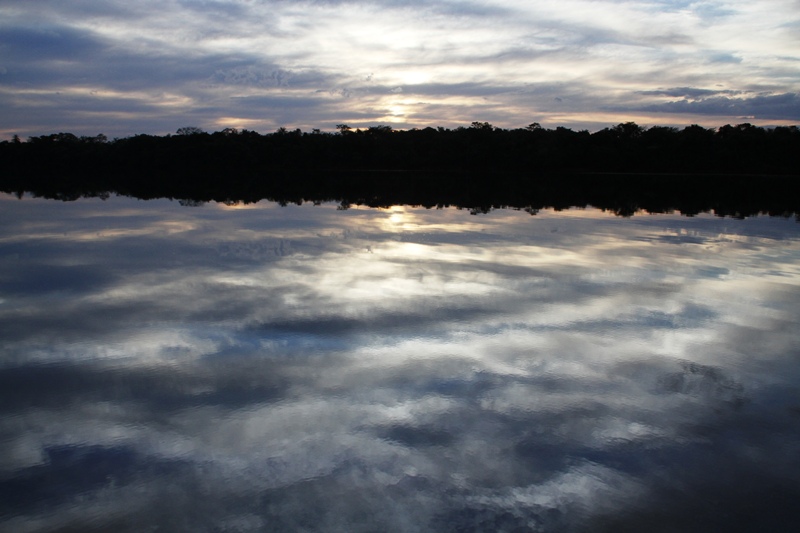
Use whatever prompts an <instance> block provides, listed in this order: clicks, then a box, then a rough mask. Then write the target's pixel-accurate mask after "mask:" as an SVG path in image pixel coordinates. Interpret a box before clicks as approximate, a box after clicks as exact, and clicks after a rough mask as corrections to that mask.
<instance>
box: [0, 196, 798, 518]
mask: <svg viewBox="0 0 800 533" xmlns="http://www.w3.org/2000/svg"><path fill="white" fill-rule="evenodd" d="M798 326H800V224H798V223H797V222H795V221H794V220H791V219H789V220H787V219H779V218H768V217H757V218H752V219H747V220H733V219H722V218H715V217H713V216H710V215H703V216H698V217H694V218H687V217H681V216H680V215H677V214H676V215H648V214H639V215H636V216H634V217H633V218H629V219H624V218H619V217H614V216H613V215H609V214H606V213H603V212H600V211H595V210H590V209H587V210H570V211H563V212H552V211H542V212H539V213H537V214H535V215H531V214H529V213H527V212H524V211H511V210H508V211H506V210H498V211H494V212H491V213H489V214H486V215H471V214H470V213H469V212H467V211H462V210H456V209H440V210H425V209H420V208H410V207H395V208H392V209H382V210H381V209H361V208H353V209H349V210H337V208H336V206H335V205H322V206H311V205H304V206H288V207H280V206H277V205H275V204H271V203H266V202H262V203H259V204H257V205H250V206H233V207H231V206H225V205H222V204H207V205H203V206H199V207H184V206H180V205H179V204H178V203H177V202H170V201H166V200H163V201H147V202H145V201H137V200H134V199H127V198H110V199H108V200H106V201H101V200H80V201H76V202H68V203H62V202H55V201H47V200H38V199H32V198H24V199H23V200H17V199H16V198H12V197H10V196H0V342H1V343H2V344H0V346H1V348H2V352H0V353H1V355H0V358H1V359H0V400H1V401H0V529H1V530H3V531H14V532H26V531H62V530H64V531H66V530H75V531H91V530H95V529H96V530H109V531H151V530H161V531H177V530H191V531H326V532H329V531H347V532H357V531H409V532H411V531H436V532H447V531H509V532H511V531H515V532H519V531H545V532H550V531H559V532H560V531H604V530H608V531H627V530H629V531H716V530H719V531H737V530H738V531H755V530H759V531H790V530H792V531H793V530H797V529H796V528H797V527H798V526H799V525H800V509H798V505H797V502H798V501H800V327H798Z"/></svg>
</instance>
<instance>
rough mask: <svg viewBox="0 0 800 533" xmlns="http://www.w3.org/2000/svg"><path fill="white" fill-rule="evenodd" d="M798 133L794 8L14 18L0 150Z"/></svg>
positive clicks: (363, 4) (729, 3)
mask: <svg viewBox="0 0 800 533" xmlns="http://www.w3.org/2000/svg"><path fill="white" fill-rule="evenodd" d="M474 120H480V121H488V122H491V123H492V124H494V125H495V126H500V127H504V128H515V127H523V126H526V125H528V124H530V123H531V122H540V123H541V124H542V125H544V126H546V127H556V126H567V127H572V128H579V129H583V128H586V129H589V130H592V131H594V130H597V129H601V128H603V127H606V126H609V125H614V124H617V123H619V122H623V121H629V120H633V121H636V122H637V123H639V124H642V125H646V126H648V125H655V124H664V125H676V126H681V125H688V124H692V123H699V124H702V125H706V126H709V127H713V126H720V125H723V124H726V123H733V124H735V123H740V122H751V123H754V124H759V125H777V124H795V123H797V122H800V1H798V0H760V1H758V2H753V1H752V0H708V1H703V0H700V1H693V0H630V1H620V0H597V1H589V0H539V1H535V2H534V1H520V0H486V1H470V0H468V1H452V0H451V1H436V2H423V1H421V0H398V1H388V0H299V1H295V0H293V1H283V0H197V1H192V0H159V1H157V2H156V1H153V0H141V1H136V2H130V1H122V0H107V1H97V0H70V1H69V2H63V1H56V0H33V1H32V0H4V1H3V2H2V3H0V138H9V137H10V136H11V135H13V134H19V135H20V136H23V137H25V136H29V135H41V134H45V133H52V132H56V131H71V132H73V133H76V134H82V135H83V134H85V135H93V134H97V133H101V132H102V133H105V134H106V135H109V136H111V137H119V136H127V135H133V134H136V133H152V134H165V133H172V132H174V131H175V130H176V129H177V128H179V127H182V126H188V125H192V126H199V127H201V128H203V129H206V130H208V131H215V130H219V129H222V128H225V127H236V128H247V129H252V130H256V131H259V132H261V133H266V132H270V131H273V130H275V129H276V128H278V127H280V126H284V127H288V128H301V129H303V130H304V131H308V130H310V129H312V128H320V129H322V130H323V131H327V130H334V127H335V125H336V124H339V123H347V124H349V125H350V126H352V127H366V126H371V125H377V124H389V125H392V126H393V127H395V128H412V127H426V126H445V127H457V126H461V125H468V124H469V123H470V122H472V121H474Z"/></svg>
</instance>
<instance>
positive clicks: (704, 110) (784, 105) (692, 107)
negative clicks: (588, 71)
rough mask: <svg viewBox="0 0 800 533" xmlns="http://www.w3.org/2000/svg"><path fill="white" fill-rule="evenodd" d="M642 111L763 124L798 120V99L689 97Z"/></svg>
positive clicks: (780, 96)
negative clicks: (752, 119)
mask: <svg viewBox="0 0 800 533" xmlns="http://www.w3.org/2000/svg"><path fill="white" fill-rule="evenodd" d="M669 96H677V95H669ZM687 96H688V95H687ZM642 109H643V110H646V111H656V112H659V113H686V114H698V115H716V116H731V117H739V118H742V117H752V118H756V119H766V120H775V119H789V120H800V95H798V94H797V93H784V94H775V95H765V96H752V97H739V98H736V97H728V96H708V97H705V96H699V95H698V94H697V93H695V94H694V95H692V99H691V100H690V99H686V98H685V99H683V100H673V101H671V102H666V103H663V104H653V105H649V106H644V107H642Z"/></svg>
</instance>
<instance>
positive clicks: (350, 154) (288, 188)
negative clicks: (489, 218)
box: [0, 122, 800, 215]
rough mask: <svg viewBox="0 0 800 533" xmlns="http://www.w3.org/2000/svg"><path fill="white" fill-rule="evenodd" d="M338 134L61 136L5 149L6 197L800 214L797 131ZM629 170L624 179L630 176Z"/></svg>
mask: <svg viewBox="0 0 800 533" xmlns="http://www.w3.org/2000/svg"><path fill="white" fill-rule="evenodd" d="M338 130H339V131H338V132H337V133H323V132H320V131H318V130H314V131H312V132H310V133H309V132H302V131H300V130H294V131H289V130H286V129H284V128H281V129H279V130H278V131H276V132H274V133H271V134H266V135H261V134H259V133H256V132H252V131H247V130H243V131H237V130H234V129H225V130H223V131H219V132H215V133H205V132H202V131H201V130H199V129H197V128H181V129H180V130H178V134H177V135H167V136H161V137H160V136H152V135H136V136H133V137H128V138H123V139H115V140H113V141H109V140H108V139H106V138H105V136H103V135H98V136H96V137H77V136H75V135H72V134H69V133H58V134H53V135H46V136H41V137H32V138H29V139H28V140H27V142H21V141H20V140H19V139H16V138H15V139H14V141H11V142H3V143H0V189H2V190H4V191H6V192H17V193H21V192H23V191H30V192H33V193H34V194H37V195H41V196H47V197H55V198H63V199H70V198H76V197H79V196H81V195H90V196H91V195H103V194H108V193H119V194H124V195H131V196H136V197H140V198H155V197H168V198H180V199H184V200H187V201H188V203H192V202H203V201H209V200H217V201H246V202H250V201H257V200H260V199H272V200H276V201H279V202H302V201H316V202H319V201H331V200H333V201H337V202H341V203H342V204H343V205H348V204H366V205H392V204H411V205H426V206H437V205H455V206H460V207H466V208H470V209H475V210H476V211H485V210H488V209H491V208H492V207H499V206H509V207H520V208H531V209H537V208H542V207H564V208H566V207H571V206H585V205H593V206H596V207H601V208H606V209H610V210H613V211H615V212H618V213H620V214H630V213H632V212H634V211H635V210H636V209H646V210H648V211H653V212H663V211H670V210H673V209H676V210H680V211H682V212H686V213H693V212H701V211H708V210H714V211H716V212H717V213H719V214H729V215H748V214H755V213H758V212H770V213H773V214H792V213H797V212H800V205H798V203H800V202H799V201H798V198H800V195H798V191H799V190H800V188H799V187H798V182H800V175H799V174H800V130H798V128H797V127H794V126H792V127H778V128H771V129H766V128H759V127H755V126H752V125H750V124H740V125H737V126H724V127H722V128H719V129H717V130H710V129H706V128H702V127H700V126H689V127H687V128H684V129H682V130H679V129H676V128H667V127H658V126H656V127H652V128H648V129H645V128H642V127H640V126H638V125H636V124H634V123H625V124H619V125H617V126H615V127H612V128H606V129H604V130H601V131H598V132H596V133H593V134H590V133H589V132H587V131H577V132H576V131H573V130H570V129H567V128H556V129H554V130H549V129H544V128H541V127H539V126H538V124H532V125H530V126H528V127H527V128H522V129H514V130H504V129H500V128H495V127H493V126H492V125H490V124H488V123H485V122H475V123H473V124H472V126H471V127H469V128H457V129H452V130H451V129H444V128H438V129H434V128H425V129H421V130H417V129H414V130H408V131H394V130H392V129H391V128H390V127H388V126H377V127H372V128H368V129H365V130H352V129H350V128H348V127H347V126H346V125H340V126H338ZM624 174H627V175H624Z"/></svg>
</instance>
